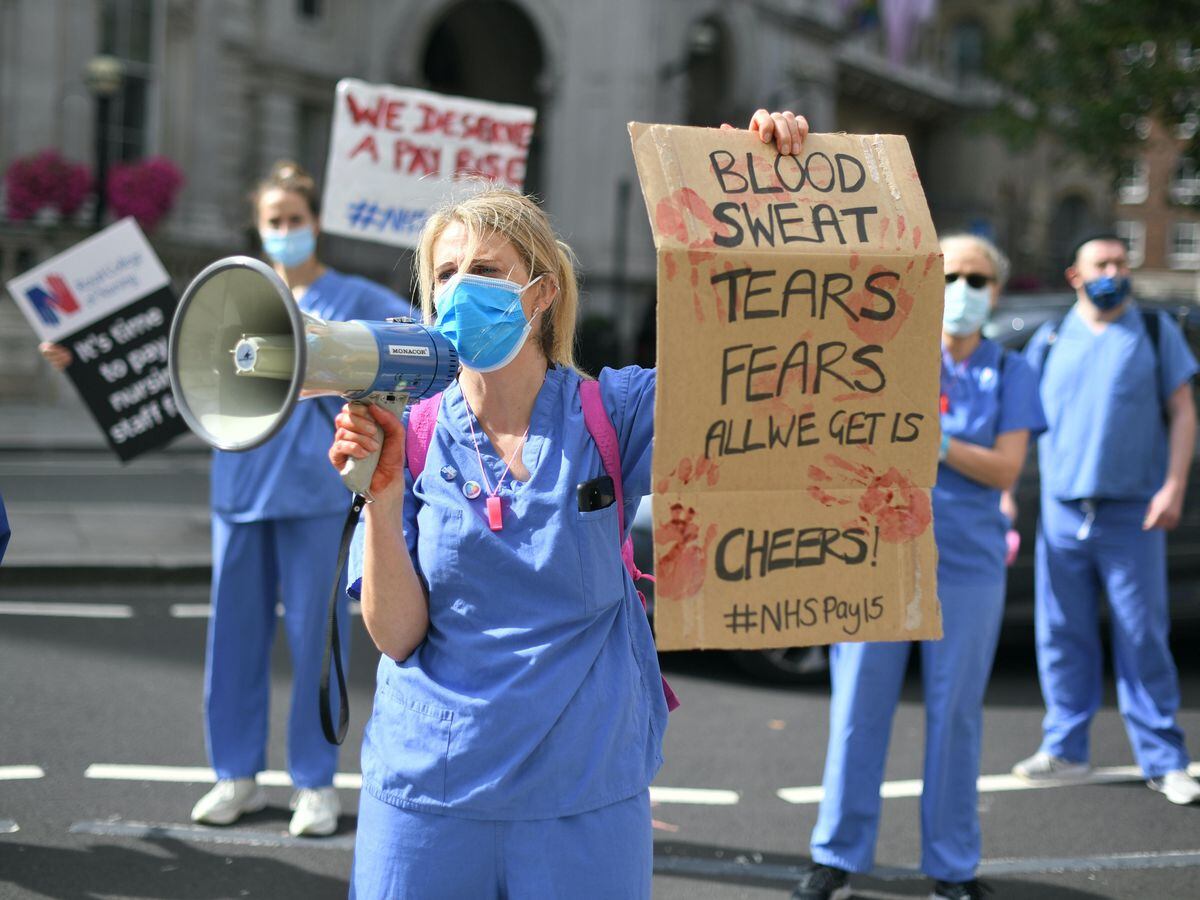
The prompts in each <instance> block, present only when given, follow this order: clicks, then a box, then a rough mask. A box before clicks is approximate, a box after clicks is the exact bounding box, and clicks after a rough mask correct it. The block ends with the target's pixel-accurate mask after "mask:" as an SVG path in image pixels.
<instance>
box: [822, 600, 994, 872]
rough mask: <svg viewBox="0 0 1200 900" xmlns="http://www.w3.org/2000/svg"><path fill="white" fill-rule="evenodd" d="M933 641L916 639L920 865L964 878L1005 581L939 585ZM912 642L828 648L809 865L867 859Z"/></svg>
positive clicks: (973, 835) (976, 848)
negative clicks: (825, 739) (822, 750)
mask: <svg viewBox="0 0 1200 900" xmlns="http://www.w3.org/2000/svg"><path fill="white" fill-rule="evenodd" d="M938 594H939V596H940V599H941V604H942V630H943V632H944V634H945V636H944V637H943V638H942V639H941V640H940V641H921V642H920V648H921V679H922V682H923V685H924V691H925V771H924V788H923V789H922V792H921V870H922V871H923V872H925V874H927V875H929V876H930V877H932V878H936V879H939V880H942V881H968V880H970V879H971V878H974V877H975V869H976V867H977V866H978V865H979V855H980V832H979V813H978V809H977V780H978V778H979V752H980V739H981V735H982V732H983V695H984V691H985V690H986V688H987V681H988V676H989V675H990V674H991V670H992V660H993V658H994V657H995V655H996V642H997V640H998V639H999V636H1000V620H1001V617H1002V615H1003V611H1004V583H1003V582H1000V583H998V584H986V583H985V584H972V585H954V584H950V583H947V582H944V581H939V584H938ZM911 646H912V644H911V642H908V641H900V642H895V643H892V642H888V643H884V642H869V643H861V644H835V645H834V646H833V648H832V651H831V654H830V663H831V675H832V681H833V697H832V703H831V707H830V715H829V749H828V752H827V753H826V756H825V777H824V781H823V784H824V788H825V796H824V799H822V801H821V809H820V813H819V815H818V817H817V824H816V827H815V828H814V829H813V833H812V840H811V852H812V858H813V861H814V862H817V863H821V864H823V865H827V866H834V867H836V868H839V869H846V870H847V871H850V872H868V871H870V870H871V867H872V866H873V865H874V860H875V841H876V837H877V835H878V832H879V813H880V808H881V806H882V802H883V801H882V800H881V798H880V796H879V788H880V785H881V784H882V783H883V772H884V763H885V761H886V759H887V749H888V740H889V737H890V735H891V730H892V718H893V715H894V713H895V711H896V704H897V703H898V702H899V699H900V688H901V686H902V685H903V682H904V670H905V666H906V665H907V662H908V653H909V648H910V647H911Z"/></svg>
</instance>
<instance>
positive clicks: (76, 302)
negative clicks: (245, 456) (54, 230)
mask: <svg viewBox="0 0 1200 900" xmlns="http://www.w3.org/2000/svg"><path fill="white" fill-rule="evenodd" d="M8 292H9V294H11V295H12V298H13V300H14V301H15V302H16V304H17V307H18V308H19V309H20V310H21V312H22V313H23V314H24V315H25V318H26V319H28V320H29V324H30V325H32V326H33V330H34V331H35V332H37V335H38V337H39V338H40V339H41V340H43V341H54V342H55V343H59V344H62V345H64V346H65V347H67V348H68V349H70V351H71V354H72V356H73V357H74V359H73V361H72V362H71V365H70V366H69V367H68V368H67V370H66V374H67V376H68V377H69V378H70V379H71V381H72V382H73V383H74V384H75V387H76V388H77V389H78V391H79V393H80V395H81V396H82V397H83V400H84V402H85V403H86V404H87V406H88V409H89V410H90V411H91V413H92V415H93V416H94V417H95V419H96V422H97V423H98V424H99V425H100V428H101V430H102V431H103V432H104V436H105V438H106V439H107V441H108V443H109V446H111V447H112V449H113V452H115V453H116V454H117V456H119V457H120V458H121V460H122V461H126V460H130V459H133V458H134V457H135V456H138V455H139V454H142V453H145V452H146V451H147V450H152V449H154V448H156V447H161V446H163V445H164V444H166V443H167V442H168V441H170V440H171V439H173V438H174V437H176V436H177V435H180V434H183V433H184V432H185V431H186V430H187V426H186V425H185V424H184V421H183V419H182V418H181V417H180V416H179V413H178V410H177V409H176V407H175V398H174V397H173V396H172V394H171V382H170V378H169V376H168V374H167V337H168V333H169V329H170V327H171V318H172V316H174V315H175V304H176V297H175V294H174V292H173V291H172V290H171V283H170V278H169V277H168V276H167V272H166V269H164V268H163V266H162V263H161V262H159V260H158V257H157V256H155V255H154V251H153V250H152V249H151V247H150V244H149V243H148V242H147V241H146V237H145V235H143V234H142V232H141V229H139V228H138V226H137V223H136V222H135V221H134V220H133V219H132V218H128V219H122V220H121V221H120V222H117V223H116V224H115V225H111V226H109V227H108V228H106V229H104V231H101V232H100V233H99V234H96V235H93V236H92V237H90V238H88V239H87V240H85V241H81V242H80V243H78V244H76V245H75V246H74V247H72V248H71V249H70V250H67V251H65V252H63V253H60V254H59V255H58V256H55V257H52V258H51V259H49V260H47V261H46V262H44V263H42V264H41V265H40V266H38V267H37V268H35V269H31V270H30V271H28V272H26V273H25V274H23V275H18V276H17V277H16V278H14V279H12V280H11V281H9V282H8Z"/></svg>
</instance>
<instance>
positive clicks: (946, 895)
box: [929, 878, 992, 900]
mask: <svg viewBox="0 0 1200 900" xmlns="http://www.w3.org/2000/svg"><path fill="white" fill-rule="evenodd" d="M991 892H992V889H991V888H990V887H988V886H987V885H986V884H984V883H983V882H982V881H979V880H978V879H976V878H972V879H971V880H970V881H938V882H935V883H934V885H933V893H932V894H930V895H929V896H930V898H931V900H982V898H983V895H984V894H990V893H991Z"/></svg>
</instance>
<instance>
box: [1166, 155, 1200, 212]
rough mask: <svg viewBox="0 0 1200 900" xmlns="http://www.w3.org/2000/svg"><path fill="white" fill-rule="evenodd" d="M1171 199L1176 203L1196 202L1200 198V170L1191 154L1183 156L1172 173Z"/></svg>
mask: <svg viewBox="0 0 1200 900" xmlns="http://www.w3.org/2000/svg"><path fill="white" fill-rule="evenodd" d="M1170 193H1171V200H1172V201H1174V202H1175V203H1194V202H1195V201H1196V200H1198V199H1200V172H1197V171H1196V161H1195V160H1194V159H1192V158H1191V157H1190V156H1181V157H1180V158H1179V162H1178V163H1177V164H1176V166H1175V171H1174V172H1173V173H1172V175H1171V188H1170Z"/></svg>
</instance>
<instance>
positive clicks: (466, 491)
mask: <svg viewBox="0 0 1200 900" xmlns="http://www.w3.org/2000/svg"><path fill="white" fill-rule="evenodd" d="M462 491H463V496H464V497H466V498H467V499H468V500H474V499H475V498H476V497H478V496H479V495H480V494H482V493H483V488H481V487H480V486H479V482H478V481H468V482H467V483H466V484H464V485H463V487H462Z"/></svg>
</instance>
